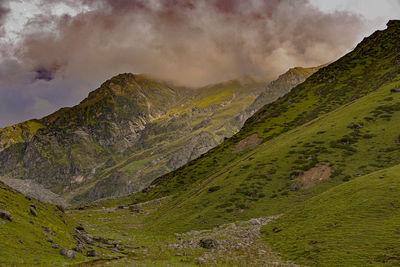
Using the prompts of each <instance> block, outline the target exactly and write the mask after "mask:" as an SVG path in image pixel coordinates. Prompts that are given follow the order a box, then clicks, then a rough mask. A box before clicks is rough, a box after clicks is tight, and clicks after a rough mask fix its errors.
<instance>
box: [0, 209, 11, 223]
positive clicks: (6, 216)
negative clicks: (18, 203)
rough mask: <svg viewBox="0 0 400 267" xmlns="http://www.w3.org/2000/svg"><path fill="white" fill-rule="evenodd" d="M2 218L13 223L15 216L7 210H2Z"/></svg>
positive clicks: (0, 216)
mask: <svg viewBox="0 0 400 267" xmlns="http://www.w3.org/2000/svg"><path fill="white" fill-rule="evenodd" d="M0 218H2V219H4V220H9V221H10V222H12V221H13V216H12V215H11V213H10V212H9V211H7V210H0Z"/></svg>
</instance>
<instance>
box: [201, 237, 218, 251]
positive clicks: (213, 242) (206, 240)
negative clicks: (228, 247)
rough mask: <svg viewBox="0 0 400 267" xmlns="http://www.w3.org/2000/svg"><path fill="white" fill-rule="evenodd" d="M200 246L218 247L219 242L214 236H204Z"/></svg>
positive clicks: (207, 247)
mask: <svg viewBox="0 0 400 267" xmlns="http://www.w3.org/2000/svg"><path fill="white" fill-rule="evenodd" d="M199 246H200V247H202V248H206V249H216V248H218V242H217V241H216V240H214V239H212V238H203V239H201V240H200V241H199Z"/></svg>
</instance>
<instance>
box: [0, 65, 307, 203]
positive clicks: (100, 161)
mask: <svg viewBox="0 0 400 267" xmlns="http://www.w3.org/2000/svg"><path fill="white" fill-rule="evenodd" d="M302 70H303V69H302ZM309 75H310V72H306V71H304V72H300V71H299V72H298V73H294V71H293V70H290V71H289V72H288V75H286V76H283V75H282V76H281V77H280V78H279V79H278V80H277V81H276V82H274V83H271V84H270V85H267V86H265V85H264V84H263V83H259V82H255V81H253V80H250V79H246V80H234V81H229V82H225V83H220V84H215V85H210V86H206V87H203V88H198V89H189V88H183V87H178V86H174V85H172V84H168V83H165V82H161V81H156V80H153V79H150V78H148V77H146V76H143V75H133V74H121V75H118V76H116V77H114V78H112V79H110V80H108V81H106V82H105V83H104V84H102V85H101V87H100V88H98V89H97V90H95V91H93V92H91V93H90V94H89V96H88V97H87V98H86V99H85V100H83V101H82V102H81V103H80V104H79V105H77V106H74V107H71V108H63V109H61V110H59V111H57V112H55V113H53V114H51V115H49V116H47V117H45V118H43V119H40V120H32V121H28V122H24V123H21V124H18V125H15V126H12V127H7V128H5V129H1V130H0V175H2V176H4V177H6V178H22V179H31V180H33V181H34V182H36V183H38V184H41V185H43V186H44V187H45V188H47V189H50V190H51V191H53V192H55V193H57V194H60V195H62V196H64V197H65V198H67V200H69V201H72V202H74V201H91V200H95V199H98V198H102V197H108V196H117V195H122V194H128V193H131V192H134V191H137V190H140V189H141V188H143V187H144V186H146V185H148V184H149V183H150V182H151V181H153V180H154V179H155V178H157V177H158V176H160V175H162V174H165V173H166V172H169V171H171V170H175V169H177V168H179V167H180V166H182V165H184V164H186V163H187V162H189V161H190V160H193V159H195V158H197V157H198V156H200V155H201V154H203V153H205V152H207V151H208V150H209V149H211V148H213V147H214V146H216V145H217V144H219V143H221V142H222V141H223V139H224V138H225V137H229V136H231V135H233V134H234V133H236V132H237V131H238V130H239V129H240V127H241V126H242V125H243V123H244V121H245V120H246V119H247V118H248V117H249V116H250V115H251V114H252V113H254V111H255V109H256V108H257V107H259V106H261V105H263V104H265V103H269V102H271V101H273V100H275V98H276V97H277V96H280V95H282V94H284V93H286V92H288V91H289V90H290V89H291V88H292V87H293V86H294V85H296V84H297V83H300V82H301V81H303V80H304V79H305V78H306V77H308V76H309ZM260 93H261V95H260ZM254 101H256V102H254Z"/></svg>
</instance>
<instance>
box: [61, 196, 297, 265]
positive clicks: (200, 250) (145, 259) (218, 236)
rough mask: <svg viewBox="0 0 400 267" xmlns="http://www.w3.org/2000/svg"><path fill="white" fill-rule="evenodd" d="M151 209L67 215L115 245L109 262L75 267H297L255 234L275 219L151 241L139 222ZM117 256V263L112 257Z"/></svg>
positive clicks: (150, 206)
mask: <svg viewBox="0 0 400 267" xmlns="http://www.w3.org/2000/svg"><path fill="white" fill-rule="evenodd" d="M157 204H160V202H159V201H151V202H149V204H147V205H140V206H137V205H136V206H130V207H128V206H120V207H116V208H100V209H87V210H71V211H69V212H68V213H69V215H70V216H72V217H74V218H75V219H76V220H77V221H78V222H80V223H81V224H82V226H83V227H84V228H85V229H86V230H87V231H88V232H89V233H90V234H92V235H93V236H97V235H99V236H100V235H101V236H102V237H104V238H106V239H108V240H112V242H115V243H118V244H119V245H116V247H117V249H115V248H114V249H113V252H114V258H113V259H110V260H95V261H93V262H90V263H85V264H82V265H79V266H88V265H95V266H199V265H200V266H299V265H296V264H293V263H291V262H288V261H285V260H283V259H282V258H281V257H280V256H279V254H278V253H275V252H273V251H272V250H271V249H270V247H269V246H268V245H267V244H266V242H265V241H264V240H262V238H261V236H260V228H261V227H262V226H264V225H266V224H268V223H269V222H271V221H273V220H275V219H276V218H278V217H280V215H278V216H273V217H266V218H257V219H251V220H249V221H242V222H235V223H230V224H225V225H221V226H218V227H214V228H213V229H209V230H201V231H195V230H192V231H190V232H187V233H182V234H178V233H176V234H174V235H163V234H159V235H155V234H154V233H151V232H150V231H149V230H148V229H146V227H145V226H144V225H143V219H144V218H145V217H146V216H148V214H149V213H151V212H152V211H154V210H155V209H156V208H157V206H158V205H157ZM99 245H100V246H102V244H100V243H99ZM117 250H119V251H120V257H118V256H116V254H115V252H116V251H117ZM102 256H110V255H102Z"/></svg>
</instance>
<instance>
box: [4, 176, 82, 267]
mask: <svg viewBox="0 0 400 267" xmlns="http://www.w3.org/2000/svg"><path fill="white" fill-rule="evenodd" d="M32 205H34V207H35V211H36V213H37V216H34V215H33V214H32V213H31V211H30V210H31V207H32ZM4 211H8V212H9V213H10V214H11V216H12V221H10V220H8V219H5V218H4V217H2V216H0V265H1V266H11V265H12V264H18V265H22V266H26V265H28V266H31V265H37V264H41V265H46V264H47V265H54V266H55V265H61V264H63V263H65V262H69V263H73V262H75V263H77V262H82V261H86V260H87V259H86V258H85V257H83V256H82V255H76V258H75V259H70V260H66V259H65V258H64V257H63V256H62V255H60V253H59V251H60V250H61V249H71V248H73V247H74V246H75V245H76V244H75V243H76V241H75V239H74V238H73V237H72V234H73V233H74V226H76V225H77V224H76V223H75V222H74V221H73V220H71V219H70V218H69V217H68V216H67V215H66V214H65V213H63V212H62V211H61V210H60V209H58V208H57V207H56V206H54V205H50V204H46V203H42V202H38V201H37V200H35V199H30V198H28V197H25V196H24V195H22V194H20V193H17V192H15V191H13V190H12V189H10V188H8V187H7V186H6V185H4V184H3V183H1V182H0V214H1V213H2V212H4Z"/></svg>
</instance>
